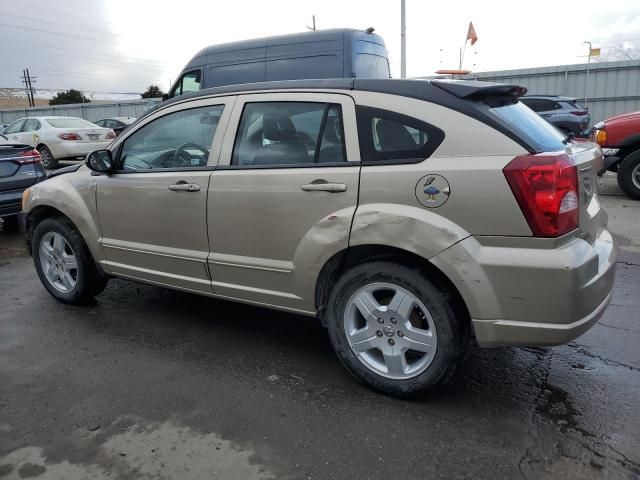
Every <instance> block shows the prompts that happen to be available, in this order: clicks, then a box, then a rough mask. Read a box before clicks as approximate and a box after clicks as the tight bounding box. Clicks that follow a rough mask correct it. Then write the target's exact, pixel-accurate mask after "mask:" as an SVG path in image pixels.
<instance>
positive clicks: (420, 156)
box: [356, 105, 445, 166]
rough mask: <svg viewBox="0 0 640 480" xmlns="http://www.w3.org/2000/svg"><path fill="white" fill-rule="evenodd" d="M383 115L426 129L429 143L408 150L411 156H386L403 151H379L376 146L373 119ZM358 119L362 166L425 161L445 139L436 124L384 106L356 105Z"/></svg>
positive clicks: (421, 129)
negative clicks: (386, 108)
mask: <svg viewBox="0 0 640 480" xmlns="http://www.w3.org/2000/svg"><path fill="white" fill-rule="evenodd" d="M383 116H384V118H385V119H389V120H391V121H394V122H397V123H400V124H402V125H408V126H410V127H412V128H416V129H417V130H420V131H425V132H426V133H427V143H426V144H424V145H423V146H422V147H421V148H419V149H417V150H416V151H415V152H413V151H412V152H407V153H411V154H412V155H411V156H407V157H405V158H384V157H387V156H391V157H392V156H393V155H398V154H401V153H402V152H388V153H386V152H378V151H377V150H376V149H375V148H374V146H373V129H372V122H371V120H372V119H373V118H374V117H376V118H382V117H383ZM356 121H357V125H358V142H359V144H360V158H361V160H362V166H375V165H403V164H414V163H420V162H424V161H425V160H426V159H428V158H429V157H431V155H433V153H434V152H435V151H436V150H437V149H438V147H439V146H440V145H441V144H442V142H443V141H444V139H445V133H444V131H443V130H441V129H440V128H438V127H436V126H435V125H432V124H430V123H427V122H425V121H423V120H420V119H418V118H415V117H411V116H409V115H404V114H402V113H398V112H394V111H391V110H385V109H382V108H376V107H368V106H364V105H356ZM414 154H417V156H413V155H414ZM379 157H383V158H379Z"/></svg>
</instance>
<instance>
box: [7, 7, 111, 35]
mask: <svg viewBox="0 0 640 480" xmlns="http://www.w3.org/2000/svg"><path fill="white" fill-rule="evenodd" d="M2 17H3V18H6V17H11V18H17V19H18V20H33V18H31V17H24V16H21V15H13V14H10V13H3V14H2ZM38 23H49V24H51V25H56V26H59V27H65V28H69V26H70V25H68V24H64V23H60V22H52V21H51V20H42V19H38ZM73 29H74V30H85V31H87V32H91V33H97V34H99V35H106V36H109V37H117V36H118V35H117V34H116V33H114V32H107V31H106V30H96V29H93V28H83V27H79V26H77V25H73Z"/></svg>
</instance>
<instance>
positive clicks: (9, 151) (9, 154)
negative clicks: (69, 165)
mask: <svg viewBox="0 0 640 480" xmlns="http://www.w3.org/2000/svg"><path fill="white" fill-rule="evenodd" d="M45 178H47V175H46V173H45V171H44V168H43V167H42V163H41V162H40V154H39V153H38V151H37V150H34V148H33V147H32V146H31V145H24V144H18V143H11V142H10V141H9V139H8V138H7V137H6V136H5V135H3V134H0V218H6V217H8V216H12V215H15V214H17V213H18V212H19V211H20V209H21V208H22V193H23V192H24V190H25V189H27V188H29V187H30V186H32V185H34V184H36V183H38V182H41V181H42V180H44V179H45Z"/></svg>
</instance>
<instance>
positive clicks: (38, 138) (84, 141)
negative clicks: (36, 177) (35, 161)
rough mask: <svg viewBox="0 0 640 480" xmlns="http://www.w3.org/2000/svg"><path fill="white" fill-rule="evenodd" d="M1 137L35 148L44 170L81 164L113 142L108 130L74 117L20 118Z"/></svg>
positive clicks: (110, 131) (110, 132)
mask: <svg viewBox="0 0 640 480" xmlns="http://www.w3.org/2000/svg"><path fill="white" fill-rule="evenodd" d="M4 134H5V135H6V136H7V137H9V139H10V140H11V141H14V142H20V143H25V144H29V145H33V146H34V147H36V149H37V150H38V152H40V155H41V157H42V163H43V165H44V166H45V168H55V167H57V166H58V161H59V160H63V159H67V160H68V159H71V160H82V159H83V158H84V157H85V155H86V154H87V153H89V152H91V151H93V150H98V149H100V148H104V147H105V146H106V145H107V144H108V143H109V142H110V141H111V140H113V139H114V138H116V134H115V133H114V132H113V130H111V129H110V128H101V127H98V126H97V125H95V124H93V123H91V122H88V121H87V120H83V119H82V118H76V117H29V118H21V119H19V120H16V121H15V122H13V123H11V124H9V126H7V128H6V129H5V132H4Z"/></svg>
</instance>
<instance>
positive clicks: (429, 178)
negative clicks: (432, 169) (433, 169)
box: [416, 173, 450, 208]
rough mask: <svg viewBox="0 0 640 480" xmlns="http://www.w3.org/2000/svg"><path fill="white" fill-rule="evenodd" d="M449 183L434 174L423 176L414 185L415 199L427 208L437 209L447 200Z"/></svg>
mask: <svg viewBox="0 0 640 480" xmlns="http://www.w3.org/2000/svg"><path fill="white" fill-rule="evenodd" d="M449 193H450V189H449V182H447V180H446V179H445V178H444V177H443V176H442V175H436V174H435V173H433V174H429V175H425V176H424V177H422V178H421V179H420V180H419V181H418V184H417V185H416V198H417V199H418V202H420V204H421V205H424V206H425V207H428V208H435V207H439V206H441V205H443V204H444V202H446V201H447V200H448V199H449Z"/></svg>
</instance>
